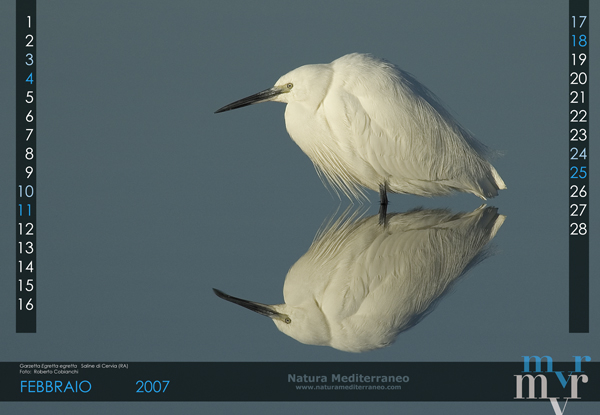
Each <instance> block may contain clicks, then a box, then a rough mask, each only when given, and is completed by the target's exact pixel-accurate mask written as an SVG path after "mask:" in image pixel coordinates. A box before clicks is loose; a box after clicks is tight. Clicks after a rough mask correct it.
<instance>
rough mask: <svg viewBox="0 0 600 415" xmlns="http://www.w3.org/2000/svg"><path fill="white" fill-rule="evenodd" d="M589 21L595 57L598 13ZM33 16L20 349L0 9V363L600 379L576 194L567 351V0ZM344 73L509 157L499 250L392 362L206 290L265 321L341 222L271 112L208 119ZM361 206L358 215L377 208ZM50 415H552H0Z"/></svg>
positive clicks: (193, 407) (388, 407) (516, 406)
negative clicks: (287, 367)
mask: <svg viewBox="0 0 600 415" xmlns="http://www.w3.org/2000/svg"><path fill="white" fill-rule="evenodd" d="M590 3H591V4H590V6H591V11H590V15H591V16H592V17H591V19H590V23H591V35H590V45H594V44H595V41H594V39H598V38H600V36H599V35H600V33H599V31H598V25H597V23H596V20H595V18H597V16H599V14H598V9H599V7H598V4H597V2H590ZM37 16H38V23H37V35H38V36H37V37H38V38H37V60H36V64H37V112H38V116H37V128H38V131H37V154H36V156H37V189H36V194H37V203H38V214H37V221H38V226H37V278H38V287H37V289H38V291H37V292H38V305H37V306H38V308H37V319H38V320H37V321H38V331H37V333H36V334H16V333H15V312H14V301H15V300H14V275H15V266H14V258H15V243H14V241H15V236H14V209H15V199H14V193H15V192H14V185H15V182H14V168H15V167H14V163H15V161H14V160H15V154H14V152H15V150H14V149H15V144H14V136H15V130H14V119H15V113H14V91H15V87H14V33H15V26H14V25H15V22H14V20H15V9H14V2H13V1H3V2H2V3H1V4H0V45H1V50H2V55H3V56H4V58H3V59H1V60H0V74H1V77H0V101H1V103H2V104H1V105H2V109H3V110H2V111H0V127H1V130H0V133H1V137H2V139H1V140H0V177H2V180H0V193H1V194H2V195H4V197H2V198H1V199H0V275H1V276H2V278H0V295H1V296H2V297H1V300H0V333H1V338H2V342H1V343H2V344H1V346H0V361H73V362H80V361H81V362H85V361H124V362H126V361H349V362H352V361H518V360H520V359H521V356H522V355H534V354H537V355H542V354H544V355H550V356H552V357H553V358H554V359H555V360H563V361H570V360H571V359H572V357H571V356H573V355H581V354H587V355H591V356H592V359H594V360H595V359H597V358H598V355H597V354H595V351H597V350H598V344H600V336H599V330H598V328H599V324H598V323H599V321H598V316H599V315H600V312H599V306H598V302H597V301H595V298H596V296H597V295H598V292H599V289H600V287H599V284H598V278H597V275H598V269H599V267H598V257H597V255H595V254H594V253H595V252H598V236H597V235H598V233H597V232H594V230H595V229H598V223H599V222H598V214H597V212H598V209H597V206H598V204H599V203H600V201H599V198H598V190H597V189H598V188H597V186H596V183H597V181H596V180H595V179H594V178H592V183H591V206H592V209H591V212H590V213H591V224H590V229H591V236H590V243H591V245H590V251H591V253H592V255H591V263H590V267H591V279H592V283H591V294H590V296H591V300H592V301H591V309H590V314H591V319H590V334H569V333H568V313H567V311H568V296H567V293H568V291H567V288H568V261H567V259H568V250H567V247H568V238H567V234H568V59H569V56H568V49H567V48H568V42H569V37H568V24H569V17H568V2H567V1H552V2H549V1H526V2H522V1H504V2H501V3H499V2H492V1H485V2H481V1H453V2H448V1H402V2H397V1H389V2H378V1H371V2H351V1H334V2H323V1H307V2H285V1H269V2H266V1H261V2H254V3H250V2H241V1H236V2H233V1H221V2H210V3H208V2H197V1H171V2H167V1H148V0H144V1H141V0H139V1H126V2H123V1H108V0H106V1H96V2H77V1H52V2H50V1H44V0H38V7H37ZM351 52H369V53H372V54H374V55H376V56H379V57H382V58H385V59H387V60H389V61H391V62H393V63H396V64H398V65H399V66H400V67H401V68H403V69H404V70H406V71H408V72H411V73H412V74H414V75H415V76H416V77H417V79H419V80H420V81H421V82H423V83H424V84H425V85H427V86H428V87H429V88H430V89H431V90H432V91H434V93H436V94H437V95H438V96H439V97H440V98H441V100H442V101H443V102H444V103H445V104H446V105H447V107H449V109H450V110H451V112H452V113H453V114H454V115H455V116H456V117H457V118H458V119H459V121H460V122H461V123H462V124H463V125H464V126H465V127H467V128H468V129H469V130H471V131H472V132H473V133H474V134H475V135H476V136H477V137H478V138H480V139H481V140H482V141H483V142H484V143H486V144H487V145H488V146H490V147H492V148H495V149H498V150H500V151H502V152H503V153H504V155H503V157H501V158H498V159H496V160H495V161H494V165H495V166H496V168H497V169H498V171H499V173H500V174H501V175H502V177H503V179H504V181H505V182H506V183H507V185H508V190H506V191H503V192H501V194H500V196H499V197H498V198H496V199H493V200H491V201H490V202H489V203H488V204H489V205H492V206H496V207H498V208H499V213H501V214H504V215H506V216H507V220H506V222H505V224H504V225H503V227H502V228H501V229H500V231H499V232H498V235H497V237H496V238H495V239H494V243H495V244H496V246H497V251H498V253H497V254H496V255H495V256H494V257H492V258H490V259H488V260H486V261H485V262H483V263H482V264H481V265H479V266H478V267H476V268H475V269H474V270H473V271H472V272H471V273H470V274H469V275H468V276H467V277H466V278H465V279H463V280H462V281H461V282H459V284H457V286H456V287H455V289H454V290H453V292H451V293H450V294H449V295H448V296H446V297H445V298H444V299H443V300H442V301H441V303H440V304H439V306H438V307H437V309H436V310H435V311H434V312H433V313H431V314H430V315H429V316H428V317H427V318H425V319H424V320H423V321H422V322H421V323H420V324H419V325H417V326H416V327H414V328H413V329H411V330H409V331H407V332H406V333H403V334H401V335H400V336H399V337H398V339H397V341H396V343H395V344H394V345H392V346H391V347H389V348H386V349H382V350H378V351H374V352H370V353H363V354H348V353H344V352H340V351H337V350H334V349H330V348H326V347H315V346H307V345H303V344H301V343H298V342H296V341H295V340H293V339H291V338H288V337H286V336H285V335H283V334H281V333H280V332H279V331H278V330H277V329H276V328H275V327H274V325H273V323H271V322H270V321H268V320H267V319H265V318H263V317H260V316H258V315H255V314H253V313H250V312H248V311H246V310H243V309H241V308H239V307H237V306H234V305H232V304H228V303H226V302H224V301H222V300H220V299H218V298H217V297H216V296H215V295H214V294H213V292H212V288H213V287H216V288H220V289H222V290H224V291H225V292H228V293H230V294H232V295H237V296H240V297H243V298H248V299H252V300H255V301H260V302H264V303H280V302H282V300H283V297H282V287H283V282H284V279H285V275H286V272H287V270H288V269H289V268H290V267H291V266H292V265H293V264H294V263H295V261H297V260H298V258H300V257H301V256H302V255H303V254H304V253H305V252H306V250H307V249H308V247H309V246H310V243H311V241H312V239H313V238H314V236H315V234H316V232H317V230H318V229H319V227H320V225H321V223H322V222H323V221H324V220H325V219H326V218H328V217H329V215H331V214H332V213H333V212H334V211H335V209H336V208H337V207H338V205H339V203H340V202H339V201H338V199H337V198H335V197H332V196H331V195H330V193H329V192H328V191H327V190H326V188H325V187H323V185H322V184H321V182H320V180H319V178H318V176H317V174H316V173H315V171H314V169H313V167H312V164H311V162H310V161H309V159H308V158H307V157H306V156H305V155H304V154H303V153H302V152H301V151H300V150H299V149H298V147H297V146H296V145H295V144H294V142H293V141H292V140H291V139H290V138H289V137H288V135H287V133H286V131H285V125H284V120H283V112H284V105H282V104H275V103H267V104H261V105H256V106H252V107H249V108H244V109H240V110H237V111H235V112H230V113H224V114H218V115H215V114H213V112H214V111H215V110H216V109H217V108H219V107H221V106H222V105H224V104H227V103H229V102H231V101H234V100H237V99H239V98H242V97H245V96H247V95H250V94H252V93H254V92H258V91H260V90H262V89H265V88H268V87H270V86H272V85H273V84H274V82H275V81H276V80H277V79H278V78H279V77H280V76H281V75H283V74H284V73H286V72H288V71H289V70H291V69H294V68H296V67H298V66H300V65H303V64H308V63H325V62H330V61H332V60H334V59H336V58H338V57H340V56H342V55H344V54H346V53H351ZM592 54H593V50H592ZM595 59H596V56H595V55H592V57H591V58H590V62H591V66H590V68H591V70H592V73H591V79H592V81H591V82H590V95H591V97H592V101H591V114H592V115H591V117H592V123H591V129H592V137H591V140H590V141H595V140H594V139H595V138H596V137H597V134H596V133H595V131H596V126H595V123H594V122H593V120H594V119H595V118H594V114H597V113H598V109H599V108H598V105H597V102H598V100H597V99H595V98H594V97H598V96H600V94H599V92H600V91H599V89H598V87H597V85H598V82H594V79H595V78H594V68H595V65H594V61H595ZM598 128H600V127H598ZM594 153H595V152H594V149H593V148H592V150H591V159H590V170H591V174H592V177H595V172H596V171H598V169H597V168H596V166H597V163H596V162H595V154H594ZM369 196H370V199H371V201H372V202H373V206H372V208H371V213H373V214H374V213H376V207H377V206H376V204H375V202H376V200H377V195H376V194H375V193H374V192H370V193H369ZM480 202H481V201H480V200H478V199H477V198H476V197H474V196H472V195H467V194H460V195H456V196H454V197H446V198H435V199H426V198H418V197H413V196H405V195H392V196H391V205H390V211H406V210H409V209H411V208H414V207H416V206H424V207H427V208H431V207H448V208H450V209H452V210H453V211H471V210H473V209H475V208H476V207H477V206H479V204H480ZM342 203H343V204H347V201H346V200H344V199H343V200H342ZM572 402H573V401H571V402H570V403H569V407H568V408H567V411H568V412H565V413H568V414H584V413H590V412H591V411H593V408H594V407H595V408H598V405H597V404H585V403H572ZM48 405H50V407H51V408H54V410H56V411H57V412H58V411H60V412H61V413H63V414H71V413H73V414H75V413H82V412H85V413H105V412H106V411H108V410H110V411H112V412H113V413H115V414H117V413H118V414H120V413H128V414H138V413H140V414H141V413H152V411H157V412H164V411H169V412H171V413H177V414H178V413H189V412H190V411H205V412H211V413H229V412H231V411H243V412H250V413H253V412H258V411H260V412H261V413H281V412H283V411H285V412H289V413H305V412H307V411H311V412H314V413H336V412H339V413H341V412H344V413H345V412H347V411H356V412H357V413H358V412H364V411H367V410H371V411H377V412H379V413H398V412H399V411H402V412H404V413H441V412H442V411H443V413H447V414H453V413H470V412H485V413H490V414H496V413H497V414H500V413H508V412H510V413H528V414H531V413H534V412H533V411H537V412H535V413H536V414H537V413H539V414H548V413H552V412H551V411H552V408H551V406H550V404H549V403H548V402H547V401H545V402H540V403H536V404H531V403H528V404H524V403H521V402H519V403H502V404H501V403H452V404H447V403H370V404H367V403H363V404H356V403H352V404H349V403H305V404H299V403H253V404H244V403H230V404H227V403H220V404H215V403H185V404H184V403H158V404H157V403H145V404H134V403H131V404H123V403H121V404H117V403H74V404H68V403H58V404H57V403H55V404H42V403H27V404H14V403H1V404H0V408H6V410H7V411H8V412H10V413H16V412H15V411H17V410H20V411H23V410H26V411H27V413H29V414H37V413H48ZM17 407H19V408H17ZM3 412H4V411H3ZM8 412H7V413H8Z"/></svg>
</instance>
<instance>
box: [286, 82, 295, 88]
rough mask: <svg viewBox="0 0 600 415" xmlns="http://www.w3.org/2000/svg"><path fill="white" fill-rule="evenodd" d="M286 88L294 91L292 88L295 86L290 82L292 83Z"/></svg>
mask: <svg viewBox="0 0 600 415" xmlns="http://www.w3.org/2000/svg"><path fill="white" fill-rule="evenodd" d="M285 87H286V88H287V89H292V88H293V87H294V84H293V83H291V82H290V83H289V84H287V85H286V86H285Z"/></svg>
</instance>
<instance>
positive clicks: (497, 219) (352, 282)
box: [215, 206, 505, 352]
mask: <svg viewBox="0 0 600 415" xmlns="http://www.w3.org/2000/svg"><path fill="white" fill-rule="evenodd" d="M504 219H505V217H504V216H502V215H499V214H498V213H497V209H495V208H486V207H485V206H482V207H480V208H478V209H476V210H475V211H473V212H470V213H457V214H453V213H451V212H449V211H446V210H416V211H412V212H408V213H403V214H391V215H388V219H387V225H386V226H381V225H380V223H379V222H380V221H379V217H378V215H375V216H372V217H370V218H366V219H361V220H356V218H355V217H350V218H347V217H346V218H345V217H344V216H342V218H340V219H339V220H338V221H337V222H335V223H333V224H332V225H331V226H330V227H328V228H327V229H325V230H324V231H323V232H322V233H320V234H319V235H318V236H317V238H316V239H315V241H314V242H313V244H312V245H311V247H310V248H309V249H308V252H307V253H306V254H304V256H302V258H300V259H299V260H298V261H297V262H296V263H295V264H294V265H293V266H292V267H291V268H290V270H289V272H288V274H287V276H286V279H285V284H284V286H283V297H284V300H285V303H284V304H278V305H265V304H261V303H255V302H252V301H247V300H243V299H240V298H236V297H231V296H229V295H227V294H225V293H223V292H221V291H218V290H215V292H216V294H217V295H218V296H219V297H221V298H223V299H225V300H227V301H231V302H233V303H236V304H239V305H241V306H243V307H246V308H249V309H251V310H253V311H255V312H258V313H259V314H263V315H265V316H268V317H270V318H272V319H273V321H274V322H275V325H276V326H277V328H278V329H279V330H281V331H282V332H283V333H285V334H287V335H288V336H290V337H293V338H294V339H296V340H298V341H299V342H301V343H306V344H313V345H322V346H330V347H333V348H336V349H339V350H343V351H348V352H364V351H367V350H372V349H378V348H381V347H385V346H388V345H389V344H391V343H392V342H394V340H395V339H396V336H397V335H398V334H399V333H400V332H402V331H404V330H407V329H409V328H410V327H412V326H414V325H415V324H417V323H418V322H419V321H421V319H422V318H423V317H424V316H426V315H427V314H428V313H429V312H430V311H431V310H432V309H433V306H434V305H435V304H436V303H437V301H439V299H440V298H441V297H442V296H443V295H444V293H446V292H447V290H448V287H450V286H451V285H452V283H453V282H454V281H456V280H457V279H458V278H459V277H460V276H462V275H464V274H465V272H467V271H468V270H469V269H471V268H472V267H473V266H474V265H476V264H477V263H479V262H480V261H481V260H482V259H484V258H485V257H486V251H485V250H484V251H482V249H483V248H484V247H485V246H486V244H487V243H488V242H489V241H490V240H492V238H494V236H495V235H496V232H497V231H498V230H499V229H500V227H501V226H502V223H503V222H504Z"/></svg>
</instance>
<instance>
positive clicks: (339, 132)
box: [217, 53, 506, 204]
mask: <svg viewBox="0 0 600 415" xmlns="http://www.w3.org/2000/svg"><path fill="white" fill-rule="evenodd" d="M264 101H279V102H284V103H287V108H286V111H285V123H286V128H287V130H288V133H289V134H290V136H291V137H292V139H293V140H294V141H295V142H296V143H297V144H298V146H299V147H300V148H301V149H302V151H304V152H305V153H306V154H307V155H308V157H309V158H310V159H311V160H312V162H313V163H314V165H315V167H316V169H317V171H318V172H319V173H320V174H322V177H325V178H326V179H327V181H329V183H330V184H331V185H332V186H333V187H334V188H337V189H341V190H342V192H344V193H345V194H346V195H347V196H349V197H355V198H359V197H361V196H364V193H363V190H362V188H363V187H366V188H369V189H372V190H375V191H380V194H381V202H382V204H385V203H387V198H386V197H385V195H386V192H387V191H391V192H394V193H409V194H415V195H420V196H438V195H447V194H450V193H452V192H453V191H461V192H468V193H473V194H475V195H477V196H479V197H480V198H482V199H486V198H490V197H494V196H496V195H497V194H498V190H499V189H506V185H505V184H504V181H503V180H502V179H501V178H500V175H499V174H498V173H497V172H496V169H494V167H493V166H492V165H491V164H490V163H489V161H488V160H487V159H486V157H487V153H488V152H487V150H486V147H485V146H484V145H483V144H482V143H480V142H479V141H478V140H477V139H476V138H475V137H473V135H471V134H470V133H469V132H468V131H466V130H465V129H463V128H462V127H461V126H460V125H459V124H458V123H457V122H456V121H455V120H454V118H453V117H452V116H451V115H450V114H449V113H448V111H446V110H445V109H444V108H443V106H442V105H441V104H440V103H439V101H438V100H437V99H436V98H435V96H434V95H433V94H432V93H431V92H430V91H429V90H428V89H427V88H426V87H425V86H423V85H422V84H420V83H419V82H418V81H416V80H415V79H414V78H413V77H412V76H411V75H410V74H408V73H406V72H404V71H402V70H400V69H399V68H397V67H396V66H394V65H392V64H390V63H388V62H386V61H383V60H381V59H377V58H375V57H373V56H371V55H366V54H358V53H353V54H350V55H346V56H342V57H341V58H339V59H336V60H335V61H333V62H331V63H329V64H318V65H305V66H301V67H299V68H297V69H294V70H293V71H291V72H289V73H288V74H286V75H284V76H282V77H281V78H280V79H279V80H278V81H277V82H276V83H275V86H274V87H273V88H270V89H267V90H265V91H262V92H259V93H257V94H254V95H252V96H249V97H247V98H244V99H242V100H239V101H236V102H234V103H232V104H229V105H227V106H225V107H223V108H221V109H219V110H217V112H223V111H228V110H231V109H235V108H240V107H243V106H246V105H251V104H254V103H258V102H264ZM384 202H385V203H384Z"/></svg>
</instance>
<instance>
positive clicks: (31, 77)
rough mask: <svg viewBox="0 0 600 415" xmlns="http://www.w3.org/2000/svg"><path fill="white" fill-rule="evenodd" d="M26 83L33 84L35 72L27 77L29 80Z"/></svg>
mask: <svg viewBox="0 0 600 415" xmlns="http://www.w3.org/2000/svg"><path fill="white" fill-rule="evenodd" d="M25 82H29V83H30V84H33V72H31V73H30V74H29V76H28V77H27V79H26V80H25Z"/></svg>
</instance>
